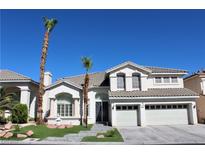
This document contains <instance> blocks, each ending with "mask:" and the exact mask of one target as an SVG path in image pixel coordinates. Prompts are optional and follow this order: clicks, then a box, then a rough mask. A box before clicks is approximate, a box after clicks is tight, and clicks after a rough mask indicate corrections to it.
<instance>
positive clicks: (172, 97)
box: [109, 96, 199, 99]
mask: <svg viewBox="0 0 205 154" xmlns="http://www.w3.org/2000/svg"><path fill="white" fill-rule="evenodd" d="M176 98H179V99H182V98H193V99H196V98H199V96H163V97H160V96H158V97H132V96H128V97H126V96H123V97H120V96H109V99H176Z"/></svg>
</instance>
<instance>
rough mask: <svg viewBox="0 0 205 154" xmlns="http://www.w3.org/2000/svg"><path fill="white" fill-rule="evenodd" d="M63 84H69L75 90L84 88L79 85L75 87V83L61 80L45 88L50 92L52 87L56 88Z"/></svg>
mask: <svg viewBox="0 0 205 154" xmlns="http://www.w3.org/2000/svg"><path fill="white" fill-rule="evenodd" d="M62 83H66V84H69V85H71V86H73V87H75V88H77V89H80V90H82V87H80V86H77V85H75V84H73V83H71V82H68V81H64V80H59V81H57V82H55V83H53V84H51V85H49V86H47V87H45V90H48V89H50V88H52V87H54V86H57V85H59V84H62Z"/></svg>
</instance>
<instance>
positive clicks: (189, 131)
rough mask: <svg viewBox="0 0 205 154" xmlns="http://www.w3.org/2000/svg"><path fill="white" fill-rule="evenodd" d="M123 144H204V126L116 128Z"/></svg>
mask: <svg viewBox="0 0 205 154" xmlns="http://www.w3.org/2000/svg"><path fill="white" fill-rule="evenodd" d="M118 130H119V131H120V133H121V135H122V137H123V139H124V141H125V144H205V125H202V124H198V125H170V126H146V127H118Z"/></svg>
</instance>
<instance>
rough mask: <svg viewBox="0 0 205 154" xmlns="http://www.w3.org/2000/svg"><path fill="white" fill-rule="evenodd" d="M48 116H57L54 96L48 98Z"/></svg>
mask: <svg viewBox="0 0 205 154" xmlns="http://www.w3.org/2000/svg"><path fill="white" fill-rule="evenodd" d="M50 107H51V108H50V117H51V118H57V104H56V102H55V98H50Z"/></svg>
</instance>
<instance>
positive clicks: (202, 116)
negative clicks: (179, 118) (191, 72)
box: [184, 76, 205, 123]
mask: <svg viewBox="0 0 205 154" xmlns="http://www.w3.org/2000/svg"><path fill="white" fill-rule="evenodd" d="M203 82H205V81H204V80H203V79H202V78H200V77H199V76H195V77H192V78H189V79H186V80H184V86H185V88H188V89H191V90H192V91H194V92H196V93H198V94H199V95H200V97H199V98H198V99H197V100H196V106H197V116H198V121H199V122H200V123H203V122H204V120H205V95H204V94H203V92H204V91H203V85H204V83H203Z"/></svg>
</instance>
